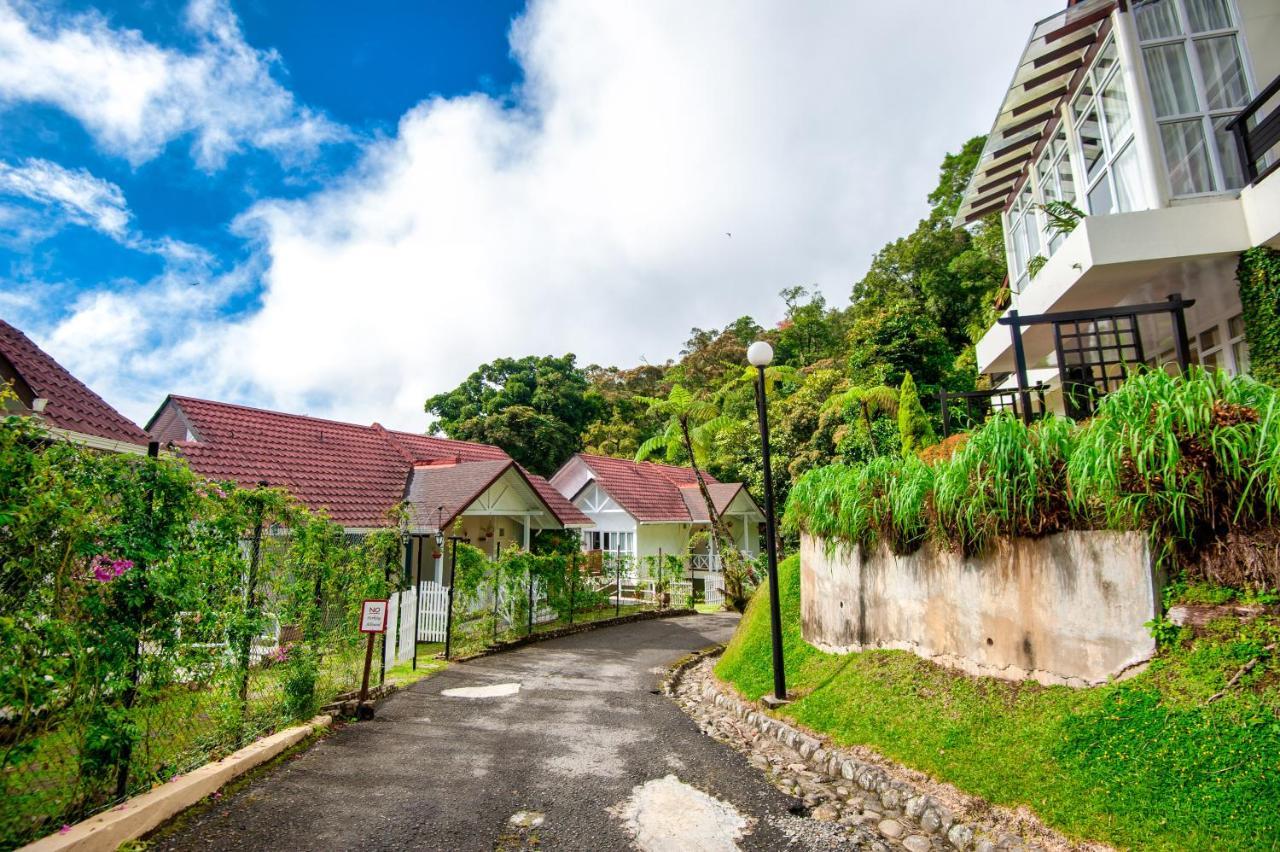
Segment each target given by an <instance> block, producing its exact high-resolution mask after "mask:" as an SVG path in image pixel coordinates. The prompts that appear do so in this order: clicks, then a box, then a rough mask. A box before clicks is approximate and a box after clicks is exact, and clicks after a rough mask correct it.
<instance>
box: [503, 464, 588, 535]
mask: <svg viewBox="0 0 1280 852" xmlns="http://www.w3.org/2000/svg"><path fill="white" fill-rule="evenodd" d="M520 472H521V473H523V474H524V475H525V478H526V479H528V480H529V482H530V484H531V485H533V488H534V490H535V491H537V492H538V496H540V497H541V498H542V502H544V503H546V504H547V507H548V508H550V509H551V511H552V512H555V514H556V517H558V518H559V519H560V523H562V524H564V525H565V526H566V527H592V526H595V522H594V521H592V520H591V519H590V518H588V517H587V516H586V514H585V513H583V511H582V510H581V509H579V508H578V507H577V506H575V505H573V503H572V502H570V500H569V498H568V497H565V496H564V495H563V494H561V493H560V492H559V491H557V490H556V487H555V486H554V485H552V484H551V483H550V482H548V481H547V480H545V479H543V478H542V477H541V476H538V475H537V474H536V473H530V472H529V471H527V470H525V469H524V468H523V467H522V468H520Z"/></svg>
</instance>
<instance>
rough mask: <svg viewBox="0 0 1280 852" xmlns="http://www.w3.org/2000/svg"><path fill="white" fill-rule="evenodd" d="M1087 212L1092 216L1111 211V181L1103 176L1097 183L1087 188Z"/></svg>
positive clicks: (1102, 214) (1103, 214)
mask: <svg viewBox="0 0 1280 852" xmlns="http://www.w3.org/2000/svg"><path fill="white" fill-rule="evenodd" d="M1089 212H1090V213H1091V214H1092V215H1094V216H1105V215H1107V214H1108V213H1111V212H1113V211H1112V209H1111V182H1110V181H1109V180H1107V179H1106V177H1103V178H1102V180H1100V181H1098V185H1097V186H1095V187H1094V188H1093V189H1091V190H1089Z"/></svg>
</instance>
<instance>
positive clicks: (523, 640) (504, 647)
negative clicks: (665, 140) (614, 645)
mask: <svg viewBox="0 0 1280 852" xmlns="http://www.w3.org/2000/svg"><path fill="white" fill-rule="evenodd" d="M697 614H698V611H697V610H696V609H654V610H648V611H646V612H633V613H631V614H630V615H623V616H619V617H617V618H604V619H601V620H599V621H587V622H583V623H582V624H569V625H566V626H564V627H557V628H556V629H555V630H547V631H545V632H543V633H534V634H533V635H532V636H520V637H518V638H516V639H511V640H508V641H506V642H499V643H498V644H497V645H491V646H489V647H488V648H485V649H484V650H483V651H477V652H476V653H474V654H467V655H466V656H462V657H452V658H451V659H450V660H449V662H451V663H465V662H468V661H470V660H478V659H480V658H481V657H490V656H493V655H494V654H501V653H503V652H504V651H514V650H515V649H516V648H523V647H524V646H525V645H533V644H535V643H537V642H545V641H546V640H548V639H560V638H562V637H564V636H573V635H575V634H578V633H586V632H587V631H590V630H599V629H600V628H602V627H617V626H619V625H622V624H632V623H634V622H637V621H653V620H655V619H659V618H679V617H681V616H685V615H697Z"/></svg>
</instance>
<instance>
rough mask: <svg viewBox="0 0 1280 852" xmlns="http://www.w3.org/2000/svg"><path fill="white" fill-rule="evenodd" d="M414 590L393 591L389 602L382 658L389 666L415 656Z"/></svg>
mask: <svg viewBox="0 0 1280 852" xmlns="http://www.w3.org/2000/svg"><path fill="white" fill-rule="evenodd" d="M415 603H416V601H415V600H414V595H413V593H412V592H393V593H392V595H391V598H390V600H389V601H388V602H387V632H386V635H385V636H383V642H384V644H383V646H382V659H383V662H384V663H386V666H387V668H391V667H392V666H394V665H396V664H397V663H403V662H405V661H406V660H410V659H412V658H413V606H414V604H415Z"/></svg>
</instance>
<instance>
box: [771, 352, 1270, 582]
mask: <svg viewBox="0 0 1280 852" xmlns="http://www.w3.org/2000/svg"><path fill="white" fill-rule="evenodd" d="M904 408H905V406H904ZM1277 518H1280V392H1277V391H1276V390H1275V389H1274V388H1271V387H1269V386H1267V385H1264V384H1261V383H1259V382H1256V381H1254V380H1252V379H1250V378H1248V377H1238V378H1232V377H1229V376H1227V375H1226V374H1224V373H1221V372H1217V371H1205V370H1202V369H1200V368H1198V367H1196V368H1193V369H1192V370H1191V371H1190V372H1189V373H1188V375H1187V376H1185V377H1182V376H1179V377H1171V376H1168V375H1166V374H1165V373H1164V372H1161V371H1143V372H1139V373H1136V374H1135V375H1134V376H1132V377H1131V378H1130V379H1129V380H1128V381H1127V382H1126V383H1125V384H1124V385H1123V386H1122V387H1121V388H1120V389H1118V390H1117V391H1116V392H1114V393H1112V394H1111V395H1109V396H1107V397H1106V398H1104V399H1103V401H1102V403H1101V405H1100V406H1099V408H1098V412H1097V414H1096V415H1095V417H1094V418H1093V419H1092V420H1090V421H1088V422H1087V423H1085V424H1082V425H1077V424H1075V423H1073V422H1072V421H1070V420H1067V419H1065V418H1061V417H1052V418H1047V419H1044V420H1041V421H1039V422H1037V423H1035V424H1033V425H1031V426H1027V425H1025V424H1024V423H1022V421H1020V420H1018V419H1017V418H1015V417H1013V416H1012V415H1010V414H999V415H996V416H994V417H992V418H991V419H989V420H988V421H987V422H986V423H985V424H984V425H983V426H982V427H981V428H979V429H977V430H975V431H974V432H972V433H970V434H969V435H968V437H967V439H966V440H965V442H964V443H963V444H962V445H961V446H960V447H959V448H958V449H957V450H956V451H955V452H954V453H953V454H952V455H951V456H950V457H947V456H940V457H937V458H936V460H934V461H932V462H926V461H924V460H922V459H920V458H919V457H916V456H914V455H913V456H906V457H901V458H898V457H882V458H876V459H872V460H871V461H869V462H868V463H866V464H859V465H830V466H828V467H824V468H818V469H815V470H813V471H810V472H809V473H807V474H805V475H804V476H802V477H801V478H800V479H799V480H797V481H796V483H795V486H794V487H793V488H792V492H791V497H790V499H789V500H788V501H787V506H786V510H785V512H784V515H783V527H784V529H785V530H786V531H787V532H788V533H789V534H791V535H795V534H798V533H799V532H801V531H805V532H808V533H810V534H811V535H814V536H818V537H821V538H824V539H828V540H830V541H843V542H845V543H847V544H853V545H859V546H862V547H872V546H876V545H878V544H879V543H881V542H883V543H885V544H887V545H888V546H889V547H890V548H891V549H893V550H894V551H895V552H898V553H904V552H908V551H910V550H911V549H913V548H914V547H916V546H918V545H919V544H920V543H921V542H923V541H924V540H925V539H927V538H933V539H935V540H937V541H938V542H940V543H942V544H944V545H945V546H948V547H951V548H954V549H958V550H961V551H963V552H965V553H969V554H973V553H978V552H980V551H982V550H984V549H986V548H988V547H990V546H991V545H992V544H993V543H994V541H995V540H996V539H997V538H1001V537H1010V536H1041V535H1046V534H1049V533H1053V532H1058V531H1060V530H1066V529H1094V528H1099V527H1103V528H1109V529H1116V530H1142V531H1149V532H1150V533H1151V534H1152V535H1153V537H1154V543H1155V544H1156V545H1157V552H1158V554H1159V555H1160V557H1161V558H1162V559H1163V558H1168V557H1170V556H1177V557H1178V560H1179V562H1180V564H1181V565H1182V566H1183V567H1188V566H1193V567H1195V571H1193V577H1196V576H1198V577H1201V578H1209V579H1217V580H1219V581H1225V582H1230V583H1232V584H1243V585H1247V586H1254V587H1259V588H1262V587H1270V588H1275V587H1280V546H1277V545H1280V535H1277V534H1276V527H1275V522H1276V520H1277ZM1269 542H1270V544H1269Z"/></svg>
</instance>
